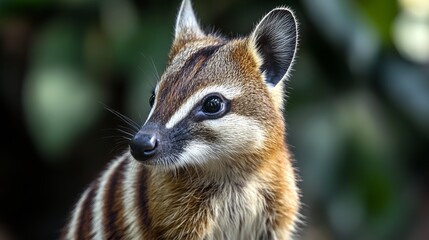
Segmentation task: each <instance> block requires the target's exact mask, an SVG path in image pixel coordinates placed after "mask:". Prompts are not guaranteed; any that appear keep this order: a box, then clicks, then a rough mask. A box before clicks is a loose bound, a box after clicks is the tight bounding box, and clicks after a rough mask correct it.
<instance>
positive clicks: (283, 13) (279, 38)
mask: <svg viewBox="0 0 429 240" xmlns="http://www.w3.org/2000/svg"><path fill="white" fill-rule="evenodd" d="M249 40H250V41H249V44H250V45H251V46H250V47H251V48H253V49H255V48H256V51H257V53H258V54H259V57H260V60H261V63H260V64H261V65H260V71H261V73H262V74H263V75H264V76H265V81H266V83H267V84H268V85H269V86H270V87H274V86H276V85H277V84H278V83H279V82H280V81H282V80H285V79H286V78H287V77H288V73H289V71H290V69H291V67H292V63H293V60H294V57H295V53H296V49H297V42H298V29H297V23H296V21H295V16H294V14H293V12H292V11H291V10H289V9H287V8H275V9H274V10H272V11H271V12H269V13H268V14H267V15H265V17H263V18H262V20H261V21H260V22H259V23H258V25H256V27H255V29H254V30H253V32H252V34H251V35H250V38H249Z"/></svg>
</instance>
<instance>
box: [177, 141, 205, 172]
mask: <svg viewBox="0 0 429 240" xmlns="http://www.w3.org/2000/svg"><path fill="white" fill-rule="evenodd" d="M210 153H211V148H210V146H209V145H208V144H207V143H204V142H201V141H195V140H194V141H191V142H189V143H188V145H187V146H186V147H185V148H184V149H183V152H182V153H181V154H180V157H179V162H178V163H177V165H178V166H182V165H185V164H186V163H197V164H198V163H202V162H203V161H204V160H207V158H209V157H210V155H211V154H210Z"/></svg>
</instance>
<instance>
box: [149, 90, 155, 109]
mask: <svg viewBox="0 0 429 240" xmlns="http://www.w3.org/2000/svg"><path fill="white" fill-rule="evenodd" d="M154 103H155V93H152V96H150V98H149V104H150V107H153V104H154Z"/></svg>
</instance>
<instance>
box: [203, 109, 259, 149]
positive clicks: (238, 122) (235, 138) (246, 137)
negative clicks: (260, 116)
mask: <svg viewBox="0 0 429 240" xmlns="http://www.w3.org/2000/svg"><path fill="white" fill-rule="evenodd" d="M202 124H203V125H204V126H205V127H207V128H209V129H211V130H212V131H213V132H215V133H216V135H217V136H218V140H217V141H216V143H214V144H213V145H214V147H218V148H219V149H222V151H223V152H229V153H232V154H234V153H240V152H242V151H243V150H244V149H246V150H249V149H255V150H259V149H262V148H263V147H264V142H265V132H264V129H261V127H260V123H259V122H257V121H256V120H254V119H252V118H249V117H245V116H241V115H237V114H228V115H225V116H224V117H222V118H219V119H213V120H206V121H203V122H202ZM216 145H218V146H216Z"/></svg>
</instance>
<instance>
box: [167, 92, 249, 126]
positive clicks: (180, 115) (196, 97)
mask: <svg viewBox="0 0 429 240" xmlns="http://www.w3.org/2000/svg"><path fill="white" fill-rule="evenodd" d="M215 92H218V93H220V94H222V95H223V96H224V97H226V98H227V99H229V100H231V99H234V98H236V97H237V96H239V95H240V94H241V89H240V88H239V87H234V86H228V87H227V86H210V87H206V88H204V89H202V90H200V91H198V92H196V93H194V94H193V95H192V96H191V97H190V98H188V100H187V101H186V102H185V103H184V104H182V106H180V108H179V109H178V110H177V111H176V112H175V113H174V114H173V116H172V117H171V118H170V120H169V121H168V122H167V124H166V125H165V127H166V128H172V127H174V126H175V125H176V124H177V123H179V122H180V121H181V120H183V119H184V118H185V117H186V116H187V115H188V114H189V113H190V112H191V110H192V109H193V108H194V107H195V105H196V104H197V103H198V102H200V101H201V100H202V99H203V98H204V97H205V96H206V95H207V94H210V93H215Z"/></svg>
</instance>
